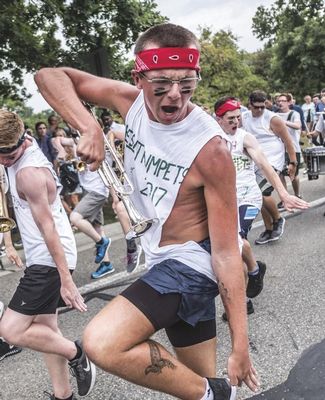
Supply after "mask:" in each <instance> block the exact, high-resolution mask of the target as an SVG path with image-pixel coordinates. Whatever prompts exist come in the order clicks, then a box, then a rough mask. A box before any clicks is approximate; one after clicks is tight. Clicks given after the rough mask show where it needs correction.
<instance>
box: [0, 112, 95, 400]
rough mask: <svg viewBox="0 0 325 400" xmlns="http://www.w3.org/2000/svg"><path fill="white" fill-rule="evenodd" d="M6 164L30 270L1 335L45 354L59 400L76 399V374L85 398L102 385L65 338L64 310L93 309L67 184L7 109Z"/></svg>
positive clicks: (1, 143)
mask: <svg viewBox="0 0 325 400" xmlns="http://www.w3.org/2000/svg"><path fill="white" fill-rule="evenodd" d="M0 164H2V165H4V166H5V167H7V171H8V177H9V185H10V192H11V196H12V199H13V204H14V209H15V215H16V219H17V223H18V226H19V231H20V234H21V237H22V241H23V244H24V251H25V258H26V269H25V271H24V276H23V277H22V278H21V280H20V282H19V284H18V286H17V289H16V292H15V293H14V295H13V297H12V299H11V301H10V303H9V305H8V308H7V309H6V311H5V313H4V315H3V318H2V319H1V321H0V336H2V337H4V339H5V340H6V341H8V342H9V343H11V344H14V345H16V346H21V347H27V348H30V349H32V350H36V351H39V352H42V353H43V354H44V358H45V362H46V365H47V367H48V371H49V374H50V377H51V380H52V385H53V392H54V393H53V395H50V398H51V399H52V400H73V399H74V398H75V397H74V395H73V393H72V389H71V385H70V382H69V369H68V367H69V366H70V368H71V369H72V370H73V372H74V376H75V377H76V379H77V385H78V393H79V395H80V396H85V395H87V394H88V393H90V391H91V389H92V387H93V385H94V383H95V375H96V374H95V368H94V365H93V364H91V363H90V362H89V360H88V358H87V356H86V354H85V352H84V351H83V349H82V347H81V342H80V341H76V342H72V341H71V340H68V339H66V338H64V337H63V336H62V333H61V332H60V330H59V327H58V320H57V308H58V307H62V306H65V305H66V306H68V307H74V308H75V309H77V310H79V311H81V312H84V311H86V310H87V306H86V304H85V303H84V301H83V298H82V296H81V295H80V293H79V292H78V289H77V287H76V285H75V283H74V282H73V280H72V277H71V274H72V272H73V270H74V269H75V266H76V261H77V252H76V245H75V241H74V237H73V233H72V230H71V226H70V223H69V220H68V217H67V215H66V213H65V211H64V209H63V206H62V203H61V201H60V196H59V191H60V188H61V185H60V183H59V181H58V178H57V177H56V175H55V172H54V170H53V168H52V165H51V163H50V162H49V161H48V160H47V159H46V157H45V156H44V154H43V153H42V151H41V149H40V148H39V146H38V145H37V143H36V141H35V140H34V139H33V138H32V137H30V136H27V135H26V134H25V132H24V124H23V122H22V120H21V119H20V118H19V117H18V116H17V115H16V114H15V113H12V112H9V111H6V110H0Z"/></svg>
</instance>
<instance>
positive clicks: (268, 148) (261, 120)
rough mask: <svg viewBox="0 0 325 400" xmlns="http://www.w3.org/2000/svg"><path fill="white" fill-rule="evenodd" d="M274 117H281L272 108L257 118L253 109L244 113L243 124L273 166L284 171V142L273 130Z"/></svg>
mask: <svg viewBox="0 0 325 400" xmlns="http://www.w3.org/2000/svg"><path fill="white" fill-rule="evenodd" d="M272 118H280V117H279V116H278V115H277V114H275V113H274V112H272V111H270V110H266V109H265V110H264V112H263V114H262V115H261V116H260V117H258V118H255V117H253V115H252V112H251V111H247V112H245V113H243V114H242V124H243V128H244V129H245V131H247V132H250V133H252V134H253V135H254V136H255V137H256V139H257V141H258V143H259V145H260V146H261V148H262V150H263V153H264V154H265V156H266V158H267V160H268V162H269V163H270V164H271V165H272V167H274V168H276V169H277V170H280V171H282V169H283V165H284V150H285V149H284V144H283V142H282V140H281V139H280V138H279V137H278V136H277V135H276V134H275V133H274V132H273V131H272V130H271V127H270V124H271V119H272Z"/></svg>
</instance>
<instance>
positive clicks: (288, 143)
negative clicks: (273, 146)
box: [270, 117, 297, 179]
mask: <svg viewBox="0 0 325 400" xmlns="http://www.w3.org/2000/svg"><path fill="white" fill-rule="evenodd" d="M270 127H271V129H272V132H274V133H275V134H276V135H277V136H279V138H280V139H281V140H282V141H283V143H284V146H285V148H286V151H287V153H288V155H289V159H290V161H297V158H296V151H295V147H294V145H293V141H292V139H291V137H290V134H289V132H288V130H287V128H286V126H285V123H284V121H282V120H281V119H280V118H279V117H273V118H272V119H271V122H270ZM295 172H296V167H295V166H294V165H292V164H290V165H289V166H288V174H289V176H290V179H293V178H294V176H295Z"/></svg>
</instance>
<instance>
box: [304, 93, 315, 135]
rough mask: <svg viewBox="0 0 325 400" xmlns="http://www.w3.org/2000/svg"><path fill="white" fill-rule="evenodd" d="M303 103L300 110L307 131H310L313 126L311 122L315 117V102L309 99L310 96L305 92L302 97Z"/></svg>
mask: <svg viewBox="0 0 325 400" xmlns="http://www.w3.org/2000/svg"><path fill="white" fill-rule="evenodd" d="M304 100H305V102H304V104H303V105H302V106H301V108H302V111H303V113H304V118H305V122H306V126H307V132H309V131H311V130H312V128H313V123H314V119H315V113H316V109H315V104H314V103H313V102H312V101H311V97H310V96H309V95H308V94H307V95H306V96H305V97H304Z"/></svg>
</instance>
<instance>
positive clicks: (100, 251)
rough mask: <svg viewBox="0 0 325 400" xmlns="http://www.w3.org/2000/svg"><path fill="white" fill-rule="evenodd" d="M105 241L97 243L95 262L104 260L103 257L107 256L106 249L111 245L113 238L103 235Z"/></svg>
mask: <svg viewBox="0 0 325 400" xmlns="http://www.w3.org/2000/svg"><path fill="white" fill-rule="evenodd" d="M102 239H103V242H102V244H97V243H96V258H95V263H96V264H99V263H100V262H101V261H103V258H104V257H105V254H106V251H107V249H108V248H109V246H110V245H111V239H110V238H105V237H103V238H102Z"/></svg>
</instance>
